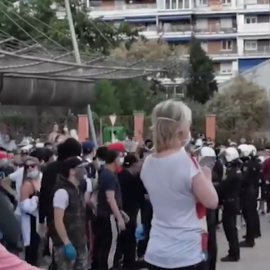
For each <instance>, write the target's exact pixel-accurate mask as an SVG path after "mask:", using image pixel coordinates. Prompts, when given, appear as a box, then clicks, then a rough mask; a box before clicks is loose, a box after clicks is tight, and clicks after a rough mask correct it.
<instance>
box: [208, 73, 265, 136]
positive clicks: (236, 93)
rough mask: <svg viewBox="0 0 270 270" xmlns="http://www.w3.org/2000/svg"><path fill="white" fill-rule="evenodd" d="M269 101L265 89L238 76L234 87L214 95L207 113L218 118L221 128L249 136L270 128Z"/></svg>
mask: <svg viewBox="0 0 270 270" xmlns="http://www.w3.org/2000/svg"><path fill="white" fill-rule="evenodd" d="M267 100H268V98H267V93H266V91H265V90H264V89H261V88H260V87H259V86H258V85H256V84H254V83H252V82H249V81H247V80H246V79H244V78H241V77H238V78H237V79H236V80H235V82H234V83H233V85H231V86H230V88H228V89H225V90H224V91H223V92H221V93H216V94H215V95H214V96H213V98H212V99H211V100H210V101H209V102H208V103H207V111H208V113H214V114H216V115H217V125H218V128H219V129H223V130H227V131H233V132H234V131H237V134H239V136H247V135H251V134H252V133H253V132H257V131H259V130H264V129H265V128H266V127H267V123H268V120H269V108H268V102H267Z"/></svg>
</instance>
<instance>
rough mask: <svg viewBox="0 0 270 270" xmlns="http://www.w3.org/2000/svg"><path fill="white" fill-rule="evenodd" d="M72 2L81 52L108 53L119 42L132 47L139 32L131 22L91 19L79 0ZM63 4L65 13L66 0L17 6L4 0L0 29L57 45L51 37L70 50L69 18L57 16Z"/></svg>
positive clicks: (0, 6)
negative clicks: (117, 23)
mask: <svg viewBox="0 0 270 270" xmlns="http://www.w3.org/2000/svg"><path fill="white" fill-rule="evenodd" d="M16 2H17V1H16ZM70 2H71V10H72V16H73V21H74V26H75V31H76V34H77V39H78V41H79V46H80V49H81V51H84V52H88V51H89V52H90V51H93V50H94V51H96V52H101V53H104V54H109V51H110V50H111V49H112V48H115V47H117V46H119V44H120V43H122V42H125V44H127V45H128V46H130V44H131V42H133V41H134V40H136V38H137V37H138V31H137V30H136V29H132V28H131V27H130V25H129V24H127V23H125V22H123V23H122V24H121V25H120V27H119V28H115V27H113V26H112V25H110V24H109V23H106V22H104V21H102V20H101V19H91V18H89V14H88V11H87V10H86V9H85V8H83V6H82V5H81V2H80V1H78V0H71V1H70ZM53 4H54V5H53ZM60 6H62V11H63V12H65V9H64V8H63V7H64V1H63V0H56V1H53V0H29V1H21V2H20V4H19V5H17V6H14V5H13V3H12V1H8V0H3V1H2V2H0V29H1V30H2V31H5V32H7V33H8V34H9V35H11V36H14V37H16V38H18V39H20V40H29V39H31V37H33V38H35V39H36V40H38V41H39V42H41V43H46V44H47V45H49V44H50V45H54V44H52V42H51V41H49V40H48V38H46V36H48V37H49V38H51V39H53V40H54V41H56V42H57V43H59V44H61V45H62V46H64V47H66V48H67V49H71V48H72V43H71V39H70V33H69V26H68V22H67V20H66V19H63V20H59V19H57V16H56V11H57V10H58V8H59V7H60ZM4 13H6V14H7V15H5V14H4ZM18 25H19V26H20V27H18ZM22 29H23V30H22ZM41 32H42V33H44V34H45V35H42V34H41ZM54 47H55V45H54Z"/></svg>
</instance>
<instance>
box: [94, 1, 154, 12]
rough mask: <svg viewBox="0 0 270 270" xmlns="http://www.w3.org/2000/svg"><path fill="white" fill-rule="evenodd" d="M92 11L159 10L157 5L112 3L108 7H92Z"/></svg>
mask: <svg viewBox="0 0 270 270" xmlns="http://www.w3.org/2000/svg"><path fill="white" fill-rule="evenodd" d="M89 9H90V10H91V11H104V10H105V11H106V10H110V11H113V10H132V9H135V10H138V9H157V4H125V3H122V2H120V1H119V2H112V4H111V5H108V6H90V7H89Z"/></svg>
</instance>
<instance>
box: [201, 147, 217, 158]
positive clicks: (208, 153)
mask: <svg viewBox="0 0 270 270" xmlns="http://www.w3.org/2000/svg"><path fill="white" fill-rule="evenodd" d="M205 157H212V158H216V152H215V150H214V149H213V148H212V147H209V146H203V147H202V149H201V151H200V154H199V160H201V159H202V158H205Z"/></svg>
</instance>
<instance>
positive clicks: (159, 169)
mask: <svg viewBox="0 0 270 270" xmlns="http://www.w3.org/2000/svg"><path fill="white" fill-rule="evenodd" d="M199 172H200V171H199V169H198V168H197V167H196V166H195V164H194V161H192V159H191V157H190V156H189V155H188V154H187V153H186V151H185V150H184V149H182V150H180V151H178V152H176V153H173V154H171V155H170V156H167V157H163V158H156V157H154V156H153V155H149V156H148V157H147V158H146V159H145V161H144V164H143V167H142V170H141V179H142V181H143V184H144V186H145V188H146V190H147V192H148V195H149V198H150V201H151V204H152V206H153V219H152V228H151V232H150V239H149V243H148V246H147V250H146V254H145V260H146V262H148V263H150V264H152V265H155V266H158V267H162V268H170V269H171V268H180V267H187V266H192V265H195V264H197V263H200V262H201V261H202V260H203V259H204V254H203V251H202V242H201V241H202V238H201V234H202V233H203V230H202V225H201V221H200V219H199V218H198V215H197V211H196V203H197V202H196V198H195V196H194V194H193V191H192V179H193V177H194V176H195V175H197V174H198V173H199Z"/></svg>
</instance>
